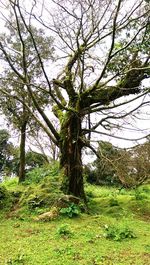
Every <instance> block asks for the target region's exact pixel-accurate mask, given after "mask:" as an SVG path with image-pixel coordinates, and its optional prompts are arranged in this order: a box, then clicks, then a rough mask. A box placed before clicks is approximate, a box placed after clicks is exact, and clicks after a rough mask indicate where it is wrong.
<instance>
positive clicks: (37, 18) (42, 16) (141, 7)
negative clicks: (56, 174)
mask: <svg viewBox="0 0 150 265" xmlns="http://www.w3.org/2000/svg"><path fill="white" fill-rule="evenodd" d="M6 2H8V5H9V7H10V8H11V13H12V14H15V18H16V21H21V22H22V23H23V24H24V26H25V30H26V32H27V33H28V34H29V36H30V37H31V41H32V43H33V45H34V49H35V51H36V53H37V56H38V60H39V68H41V69H42V72H43V78H44V80H45V83H46V89H45V88H44V89H45V91H46V92H47V93H48V95H49V96H50V98H51V102H50V105H51V106H52V107H51V113H53V114H54V115H55V116H56V118H57V119H58V121H59V124H60V126H59V131H58V129H56V128H55V124H54V123H53V122H52V118H51V117H52V114H51V115H50V114H49V112H47V110H46V112H44V110H43V109H42V108H41V107H40V104H39V103H38V100H37V98H36V95H35V93H34V91H35V90H37V91H38V90H39V89H43V88H42V82H41V83H40V80H38V83H37V82H35V80H33V82H32V83H31V82H30V78H29V75H30V73H29V69H28V67H27V53H28V47H27V45H26V42H25V39H24V32H22V31H21V30H20V28H19V24H18V27H17V28H16V34H17V35H18V36H19V38H20V43H21V47H22V50H21V52H22V67H21V68H20V69H16V67H15V65H14V64H13V60H12V57H11V54H9V56H8V48H9V47H6V43H5V44H4V42H3V41H1V42H0V49H1V52H2V53H3V55H4V56H5V60H6V61H7V63H8V66H9V68H11V69H12V70H13V71H14V73H15V74H16V76H17V77H18V78H19V79H20V83H22V84H24V85H25V86H26V88H27V92H28V94H29V96H30V98H31V99H32V102H33V104H34V106H35V108H36V109H37V111H38V113H39V114H40V116H41V118H42V119H43V121H44V124H41V120H40V119H39V122H40V124H41V125H42V126H43V128H45V130H46V132H47V133H48V135H49V137H50V138H51V140H52V141H53V142H54V143H55V144H56V145H57V146H58V147H59V149H60V154H61V156H60V166H61V168H62V169H63V173H64V183H63V188H64V191H65V192H66V193H72V194H74V195H76V196H79V197H81V198H85V194H84V186H83V176H82V150H83V148H85V147H89V148H91V149H92V150H93V152H95V149H94V148H93V147H92V146H91V144H90V138H91V136H92V135H91V134H93V133H98V134H99V133H100V128H103V129H109V128H111V127H112V125H113V126H115V127H117V121H118V120H121V119H124V118H125V117H127V116H128V115H130V114H132V113H133V112H134V111H135V110H137V108H139V107H140V106H143V105H146V104H148V100H147V99H146V94H148V92H149V88H143V87H142V81H143V80H144V79H145V78H147V77H148V75H149V70H150V65H149V59H150V54H149V48H148V43H149V38H148V34H149V32H150V24H149V11H150V10H149V4H148V1H144V0H138V1H132V2H131V1H128V0H127V1H123V0H117V1H116V0H85V1H81V0H64V1H63V3H62V2H61V1H60V0H51V1H33V4H32V3H30V4H29V2H28V1H21V0H20V1H19V0H13V1H12V0H9V1H3V0H1V4H2V6H3V8H5V7H6V8H8V6H6ZM3 14H5V12H3ZM6 16H7V14H6V15H5V17H6ZM33 24H34V25H37V27H38V26H39V25H40V26H42V27H43V28H44V29H45V31H46V34H50V35H53V37H54V38H55V49H56V51H57V52H58V56H57V58H56V59H57V67H56V63H55V64H53V65H51V64H49V65H48V66H46V65H45V64H44V62H43V58H42V54H41V51H40V49H39V46H38V43H37V42H36V39H35V36H34V32H33V31H32V25H33ZM130 95H131V96H130ZM140 98H141V100H140ZM137 99H138V100H137ZM143 99H144V100H145V101H144V100H143ZM136 100H137V101H136ZM133 102H136V104H133ZM129 103H131V104H130V105H129ZM125 106H126V107H125ZM127 106H128V107H127ZM129 106H130V107H129ZM26 107H28V110H29V109H30V106H27V103H26ZM49 109H50V106H49ZM95 113H97V119H96V120H95V121H94V120H93V118H92V116H93V115H94V114H95ZM35 118H36V119H37V117H35ZM91 121H92V122H91ZM103 133H105V132H104V131H103Z"/></svg>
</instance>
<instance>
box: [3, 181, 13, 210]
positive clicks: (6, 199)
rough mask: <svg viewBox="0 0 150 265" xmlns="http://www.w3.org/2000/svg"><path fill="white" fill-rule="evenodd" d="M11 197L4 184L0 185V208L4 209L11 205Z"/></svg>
mask: <svg viewBox="0 0 150 265" xmlns="http://www.w3.org/2000/svg"><path fill="white" fill-rule="evenodd" d="M11 202H12V197H11V194H10V193H9V192H8V191H7V189H6V188H5V187H4V186H0V209H5V208H8V207H10V206H11Z"/></svg>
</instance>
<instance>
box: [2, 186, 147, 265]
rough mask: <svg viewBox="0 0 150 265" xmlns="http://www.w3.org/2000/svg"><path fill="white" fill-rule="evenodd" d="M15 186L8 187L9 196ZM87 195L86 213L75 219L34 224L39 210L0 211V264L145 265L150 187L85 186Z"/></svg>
mask: <svg viewBox="0 0 150 265" xmlns="http://www.w3.org/2000/svg"><path fill="white" fill-rule="evenodd" d="M14 187H16V186H15V184H13V185H8V184H7V188H8V189H9V190H11V192H12V191H13V189H14ZM16 189H17V190H18V192H19V189H20V190H21V191H23V189H24V188H23V187H21V186H20V188H18V187H16ZM28 189H29V188H28ZM86 192H87V196H88V207H89V213H80V214H79V215H78V216H77V217H74V218H69V217H67V216H59V217H57V218H56V219H55V220H53V221H49V222H38V221H35V216H37V212H38V211H39V212H40V209H38V211H37V208H36V210H35V209H34V211H33V210H32V211H31V210H30V211H29V210H27V208H26V207H25V208H23V210H22V211H20V214H17V215H13V214H12V215H11V214H10V211H9V212H8V211H3V210H2V209H1V210H0V264H1V265H5V264H7V265H8V264H13V265H17V264H25V265H26V264H27V265H48V264H49V265H53V264H54V265H77V264H79V265H100V264H101V265H102V264H103V265H129V264H130V265H149V264H150V224H149V220H150V204H149V202H150V186H148V185H145V186H142V187H140V188H138V189H136V190H128V191H127V190H125V189H117V188H111V187H110V188H109V187H98V186H92V185H86ZM46 209H47V208H46ZM14 211H15V210H14V208H13V213H14ZM43 212H44V209H43Z"/></svg>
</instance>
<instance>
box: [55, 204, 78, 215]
mask: <svg viewBox="0 0 150 265" xmlns="http://www.w3.org/2000/svg"><path fill="white" fill-rule="evenodd" d="M60 213H61V214H63V215H66V216H68V217H70V218H72V217H75V216H77V215H79V214H80V209H79V207H78V206H77V205H76V204H75V203H71V204H70V205H69V206H68V207H66V208H62V209H61V210H60Z"/></svg>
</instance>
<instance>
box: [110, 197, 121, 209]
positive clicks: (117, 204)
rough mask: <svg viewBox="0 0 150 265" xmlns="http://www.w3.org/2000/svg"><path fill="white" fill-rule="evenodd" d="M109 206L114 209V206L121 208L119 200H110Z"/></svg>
mask: <svg viewBox="0 0 150 265" xmlns="http://www.w3.org/2000/svg"><path fill="white" fill-rule="evenodd" d="M109 205H110V206H111V207H113V206H119V203H118V201H117V199H114V198H111V199H110V200H109Z"/></svg>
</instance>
